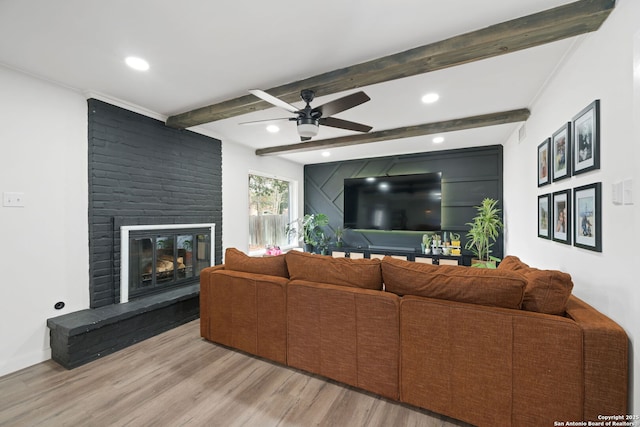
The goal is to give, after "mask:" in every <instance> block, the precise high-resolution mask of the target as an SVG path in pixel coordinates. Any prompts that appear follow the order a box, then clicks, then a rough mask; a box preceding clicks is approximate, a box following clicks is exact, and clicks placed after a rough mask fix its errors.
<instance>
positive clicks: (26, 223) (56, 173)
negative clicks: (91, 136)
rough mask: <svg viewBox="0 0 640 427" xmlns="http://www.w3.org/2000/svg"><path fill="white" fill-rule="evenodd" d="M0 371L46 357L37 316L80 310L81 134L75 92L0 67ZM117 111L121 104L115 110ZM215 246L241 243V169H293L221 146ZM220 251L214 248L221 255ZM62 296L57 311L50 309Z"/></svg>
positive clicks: (83, 284) (85, 248) (244, 188)
mask: <svg viewBox="0 0 640 427" xmlns="http://www.w3.org/2000/svg"><path fill="white" fill-rule="evenodd" d="M0 93H1V94H2V96H1V97H0V117H2V126H0V144H1V147H0V148H1V150H0V193H4V192H21V193H24V199H25V201H26V202H25V207H22V208H18V207H3V206H1V205H0V259H1V260H2V261H3V262H2V267H1V270H2V272H1V273H0V301H1V302H0V342H1V343H2V345H1V346H0V375H4V374H7V373H10V372H13V371H16V370H18V369H22V368H24V367H27V366H30V365H32V364H35V363H39V362H41V361H44V360H47V359H50V358H51V349H50V347H49V329H48V328H47V324H46V322H47V319H48V318H50V317H55V316H58V315H62V314H66V313H70V312H74V311H78V310H83V309H86V308H88V307H89V242H88V238H87V236H88V177H87V171H88V165H87V154H88V142H87V141H88V138H87V104H86V99H85V96H83V95H82V94H80V93H77V92H75V91H73V90H69V89H65V88H62V87H60V86H57V85H54V84H50V83H48V82H45V81H42V80H39V79H36V78H32V77H30V76H27V75H25V74H22V73H19V72H15V71H13V70H9V69H6V68H2V67H0ZM125 108H126V107H125ZM222 147H223V148H222V151H223V157H222V158H223V172H222V173H223V177H222V181H223V227H222V233H223V246H224V247H223V249H224V248H226V247H237V248H239V249H242V250H245V251H246V250H247V249H248V241H249V230H248V228H249V217H248V203H249V202H248V198H249V196H248V173H249V171H250V170H251V171H259V172H264V173H267V174H273V175H276V176H280V177H286V178H289V179H292V180H294V181H296V182H297V183H298V200H299V203H298V212H300V213H301V212H303V195H302V191H303V166H302V165H299V164H296V163H292V162H289V161H286V160H282V159H278V158H275V157H256V156H255V155H254V153H253V151H252V150H251V149H248V148H246V147H244V146H241V145H237V144H233V143H228V142H227V143H225V142H224V141H223V144H222ZM223 253H224V252H223ZM58 301H63V302H64V303H65V307H64V309H62V310H56V309H54V305H55V303H56V302H58Z"/></svg>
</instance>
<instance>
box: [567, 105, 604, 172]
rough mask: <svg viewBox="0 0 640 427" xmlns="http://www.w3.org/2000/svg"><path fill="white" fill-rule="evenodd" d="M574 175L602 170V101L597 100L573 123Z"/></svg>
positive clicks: (579, 114)
mask: <svg viewBox="0 0 640 427" xmlns="http://www.w3.org/2000/svg"><path fill="white" fill-rule="evenodd" d="M571 151H572V153H573V155H572V157H573V161H572V168H573V174H574V175H579V174H581V173H585V172H589V171H592V170H596V169H600V100H599V99H596V100H595V101H593V102H592V103H591V104H589V105H588V106H587V107H585V108H584V109H583V110H582V111H580V112H579V113H578V114H577V115H576V116H575V117H574V118H573V121H572V143H571Z"/></svg>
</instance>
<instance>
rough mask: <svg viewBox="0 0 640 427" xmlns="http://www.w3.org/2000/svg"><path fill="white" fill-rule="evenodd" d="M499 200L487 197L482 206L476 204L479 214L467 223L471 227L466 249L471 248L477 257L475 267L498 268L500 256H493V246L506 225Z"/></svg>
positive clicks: (473, 264)
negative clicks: (503, 222)
mask: <svg viewBox="0 0 640 427" xmlns="http://www.w3.org/2000/svg"><path fill="white" fill-rule="evenodd" d="M497 204H498V201H497V200H494V199H490V198H485V199H484V200H483V201H482V204H481V205H480V206H476V211H477V215H476V216H475V217H474V218H473V221H472V222H468V223H467V225H468V226H469V227H471V228H470V229H469V232H468V233H467V244H466V245H465V249H468V250H471V252H473V254H474V255H475V256H476V257H477V260H474V262H473V263H472V266H473V267H480V268H496V262H497V261H500V259H499V258H496V257H493V256H491V247H492V246H493V244H494V243H495V241H496V239H497V238H498V236H499V235H500V230H502V227H503V226H504V225H503V224H502V219H501V218H500V209H498V208H497V207H496V205H497Z"/></svg>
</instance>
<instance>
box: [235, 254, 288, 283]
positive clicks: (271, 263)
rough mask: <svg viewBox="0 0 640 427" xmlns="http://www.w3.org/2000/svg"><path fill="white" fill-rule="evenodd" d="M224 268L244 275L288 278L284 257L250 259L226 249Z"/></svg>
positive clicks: (247, 256) (245, 255)
mask: <svg viewBox="0 0 640 427" xmlns="http://www.w3.org/2000/svg"><path fill="white" fill-rule="evenodd" d="M224 268H225V269H226V270H233V271H243V272H245V273H255V274H266V275H269V276H280V277H287V278H288V277H289V272H288V270H287V264H286V262H285V260H284V255H278V256H269V257H251V256H249V255H247V254H245V253H244V252H242V251H239V250H238V249H235V248H228V249H227V250H226V251H225V253H224Z"/></svg>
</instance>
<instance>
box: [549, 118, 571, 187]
mask: <svg viewBox="0 0 640 427" xmlns="http://www.w3.org/2000/svg"><path fill="white" fill-rule="evenodd" d="M551 160H552V161H551V165H552V168H551V169H552V172H553V181H554V182H555V181H560V180H561V179H565V178H569V177H570V176H571V122H568V123H567V124H565V125H564V126H562V127H561V128H560V129H558V130H557V131H556V132H555V133H554V134H553V135H552V136H551Z"/></svg>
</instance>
